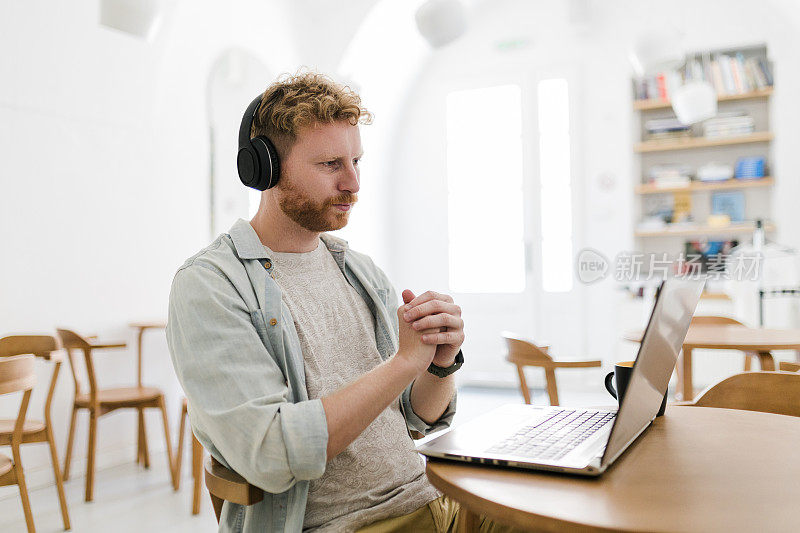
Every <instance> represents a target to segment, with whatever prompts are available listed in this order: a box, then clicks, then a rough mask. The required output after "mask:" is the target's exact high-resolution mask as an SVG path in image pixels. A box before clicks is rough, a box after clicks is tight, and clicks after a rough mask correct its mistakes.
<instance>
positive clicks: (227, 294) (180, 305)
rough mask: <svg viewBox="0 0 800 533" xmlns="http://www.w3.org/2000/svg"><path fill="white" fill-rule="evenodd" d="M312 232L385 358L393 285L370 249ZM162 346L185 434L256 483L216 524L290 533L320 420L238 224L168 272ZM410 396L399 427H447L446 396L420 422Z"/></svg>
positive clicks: (272, 285)
mask: <svg viewBox="0 0 800 533" xmlns="http://www.w3.org/2000/svg"><path fill="white" fill-rule="evenodd" d="M321 238H322V240H323V242H324V243H325V245H326V246H327V248H328V250H330V252H331V254H332V255H333V258H334V259H335V260H336V263H337V264H338V265H339V268H340V269H341V270H342V273H343V274H344V276H345V278H346V279H347V281H348V283H350V285H352V286H353V288H355V290H356V291H357V292H358V294H359V295H360V296H361V297H362V298H363V299H364V301H365V302H366V303H367V306H368V307H369V309H370V311H371V312H372V314H373V315H374V317H375V339H376V343H377V348H378V352H379V353H380V355H381V357H382V358H383V359H384V360H386V359H388V358H389V357H391V356H392V355H394V354H395V353H396V351H397V345H398V323H397V312H396V311H397V309H396V306H397V305H398V304H397V302H398V300H397V293H396V292H395V290H394V288H393V287H392V285H391V283H390V282H389V280H388V278H387V277H386V275H385V274H384V273H383V271H381V270H380V269H379V268H378V267H376V266H375V264H374V263H373V262H372V260H371V259H370V258H369V257H367V256H366V255H364V254H360V253H357V252H354V251H352V250H349V249H348V247H347V243H346V242H345V241H343V240H342V239H338V238H336V237H333V236H331V235H326V234H323V235H322V237H321ZM167 343H168V345H169V350H170V354H171V356H172V363H173V365H174V366H175V372H176V373H177V375H178V379H179V380H180V382H181V385H182V386H183V390H184V391H185V393H186V397H187V398H188V401H189V418H190V420H191V424H192V429H193V431H194V434H195V435H196V436H197V438H198V440H199V441H200V443H201V444H202V445H203V447H204V448H205V449H206V450H208V452H209V453H211V455H212V456H213V457H214V458H215V459H217V460H218V461H219V462H220V463H222V464H223V465H225V466H227V467H228V468H230V469H232V470H234V471H235V472H237V473H239V474H240V475H241V476H243V477H244V478H245V479H247V481H249V482H250V483H251V484H253V485H256V486H258V487H261V488H262V489H264V491H265V494H264V499H263V501H261V502H259V503H257V504H254V505H251V506H248V507H244V506H241V505H235V504H231V503H227V502H226V503H225V505H224V506H223V508H222V516H221V519H220V531H236V532H238V531H246V532H250V531H253V532H255V531H258V532H263V531H275V532H283V531H301V530H302V527H303V517H304V514H305V507H306V498H307V496H308V486H309V481H310V480H312V479H317V478H319V477H320V476H322V474H323V473H324V471H325V463H326V461H327V445H328V426H327V421H326V418H325V411H324V410H323V407H322V401H321V400H320V399H314V400H309V399H308V394H307V391H306V383H305V371H304V366H303V353H302V350H301V348H300V340H299V339H298V336H297V331H296V329H295V326H294V320H293V319H292V314H291V312H290V311H289V308H288V307H287V306H286V304H285V303H284V302H283V301H282V300H281V290H280V288H279V286H278V284H277V283H276V282H275V280H274V279H273V278H272V261H271V260H270V258H269V256H268V252H267V250H266V248H265V247H264V246H263V245H262V243H261V241H260V239H259V238H258V235H257V234H256V232H255V230H254V229H253V227H252V226H251V225H250V223H249V222H247V221H245V220H241V219H240V220H239V221H237V222H236V224H234V225H233V227H232V228H231V229H230V232H229V233H226V234H222V235H220V236H219V237H218V238H217V239H216V240H215V241H214V242H213V243H212V244H211V245H210V246H208V247H207V248H205V249H204V250H202V251H200V252H199V253H198V254H196V255H195V256H193V257H191V258H189V259H188V260H187V261H186V262H185V263H184V264H183V266H181V268H180V269H179V270H178V272H177V273H176V274H175V279H174V280H173V282H172V290H171V292H170V298H169V318H168V322H167ZM410 394H411V386H409V387H407V388H406V389H405V391H404V392H403V394H402V395H401V396H400V399H399V401H400V408H401V410H402V412H403V414H404V416H405V419H406V424H407V426H408V429H409V430H416V431H419V432H421V433H423V434H427V433H430V432H432V431H438V430H440V429H444V428H446V427H449V425H450V422H451V421H452V419H453V416H454V415H455V406H456V398H455V396H454V397H453V400H452V401H451V402H450V405H449V406H448V407H447V410H446V411H445V413H444V414H443V415H442V416H441V417H440V419H439V420H437V421H436V422H435V423H434V424H433V425H429V424H427V423H425V422H424V421H423V420H422V419H420V418H419V417H418V416H417V415H416V414H415V413H414V411H413V410H412V408H411V396H410ZM390 459H391V458H387V460H390ZM357 474H358V473H354V475H357Z"/></svg>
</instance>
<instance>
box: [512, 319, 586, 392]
mask: <svg viewBox="0 0 800 533" xmlns="http://www.w3.org/2000/svg"><path fill="white" fill-rule="evenodd" d="M500 335H501V336H502V337H503V339H505V341H506V347H507V348H508V353H507V354H506V361H508V362H510V363H513V364H514V365H516V366H517V374H518V375H519V385H520V388H521V389H522V396H523V398H525V403H527V404H530V403H531V394H530V390H529V389H528V382H527V381H525V373H524V372H523V369H524V367H526V366H538V367H541V368H544V376H545V380H546V381H547V395H548V396H549V397H550V405H558V387H557V386H556V372H555V369H556V368H589V367H599V366H600V364H601V363H600V361H599V360H592V361H554V360H553V358H552V357H551V356H550V354H548V353H547V352H548V349H549V348H548V347H547V346H537V345H536V344H534V343H532V342H530V341H528V340H525V339H524V338H522V337H521V336H519V335H516V334H514V333H511V332H508V331H504V332H502V333H501V334H500Z"/></svg>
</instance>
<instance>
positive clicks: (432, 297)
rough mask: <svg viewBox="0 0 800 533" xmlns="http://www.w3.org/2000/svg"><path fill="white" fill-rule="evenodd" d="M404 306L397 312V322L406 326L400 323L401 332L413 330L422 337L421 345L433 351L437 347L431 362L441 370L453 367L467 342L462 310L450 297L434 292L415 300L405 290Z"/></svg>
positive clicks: (408, 291)
mask: <svg viewBox="0 0 800 533" xmlns="http://www.w3.org/2000/svg"><path fill="white" fill-rule="evenodd" d="M403 302H404V305H401V306H400V308H399V309H398V312H397V314H398V318H399V319H400V320H401V321H404V322H405V323H404V324H402V323H401V325H400V327H401V329H403V328H404V326H406V327H410V328H411V329H412V330H413V331H415V332H417V333H418V334H419V341H420V342H421V343H422V344H424V345H428V346H430V347H431V348H433V347H434V346H435V350H434V353H433V358H432V360H431V361H430V362H433V364H435V365H436V366H441V367H448V366H451V365H452V364H453V362H454V361H455V358H456V354H458V351H459V350H460V349H461V344H463V342H464V321H463V320H462V319H461V308H460V307H459V306H458V305H456V304H455V303H454V302H453V298H452V297H451V296H449V295H447V294H439V293H437V292H434V291H428V292H425V293H423V294H421V295H419V296H416V297H415V296H414V293H413V292H411V291H410V290H408V289H406V290H404V291H403ZM401 334H402V332H401ZM428 353H429V352H428ZM426 366H427V365H426Z"/></svg>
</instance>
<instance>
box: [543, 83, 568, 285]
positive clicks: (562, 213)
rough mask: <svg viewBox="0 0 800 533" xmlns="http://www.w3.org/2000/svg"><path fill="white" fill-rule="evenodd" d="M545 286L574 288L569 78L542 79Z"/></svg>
mask: <svg viewBox="0 0 800 533" xmlns="http://www.w3.org/2000/svg"><path fill="white" fill-rule="evenodd" d="M538 89H539V90H538V95H539V176H540V182H541V209H540V211H541V217H542V243H541V244H542V246H541V250H542V288H543V289H544V290H545V291H547V292H567V291H570V290H572V186H571V179H570V174H571V171H570V138H569V135H570V133H569V92H568V90H567V80H564V79H552V80H544V81H541V82H539V87H538Z"/></svg>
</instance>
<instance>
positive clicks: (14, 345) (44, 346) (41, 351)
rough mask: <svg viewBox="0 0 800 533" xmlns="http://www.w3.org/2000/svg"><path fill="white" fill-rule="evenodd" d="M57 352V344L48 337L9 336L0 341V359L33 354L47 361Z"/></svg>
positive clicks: (52, 338) (53, 338)
mask: <svg viewBox="0 0 800 533" xmlns="http://www.w3.org/2000/svg"><path fill="white" fill-rule="evenodd" d="M56 350H58V342H57V341H56V339H55V337H52V336H50V335H10V336H8V337H3V338H2V339H0V357H8V356H10V355H22V354H33V355H35V356H37V357H43V358H45V359H49V358H50V356H51V354H52V353H53V352H55V351H56Z"/></svg>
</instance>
